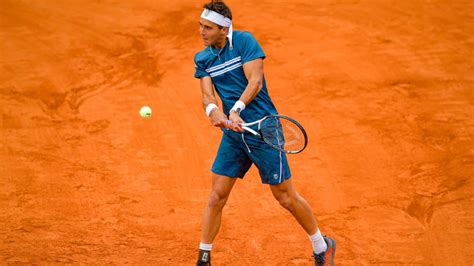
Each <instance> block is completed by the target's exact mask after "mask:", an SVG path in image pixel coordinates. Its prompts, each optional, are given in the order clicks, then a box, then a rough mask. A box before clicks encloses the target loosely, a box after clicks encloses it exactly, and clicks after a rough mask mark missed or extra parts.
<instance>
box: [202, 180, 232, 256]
mask: <svg viewBox="0 0 474 266" xmlns="http://www.w3.org/2000/svg"><path fill="white" fill-rule="evenodd" d="M236 180H237V179H236V178H230V177H227V176H223V175H218V174H215V173H212V188H211V192H210V193H209V199H208V202H207V205H206V207H205V208H204V214H203V217H202V224H201V244H200V249H201V250H200V252H199V258H198V260H204V261H206V259H208V258H209V257H210V255H209V254H210V251H211V249H212V242H214V239H215V238H216V235H217V233H218V232H219V228H220V226H221V218H222V209H223V208H224V206H225V204H226V202H227V199H228V198H229V195H230V192H231V191H232V187H233V186H234V184H235V181H236ZM205 253H207V255H206V254H205ZM203 256H204V259H203Z"/></svg>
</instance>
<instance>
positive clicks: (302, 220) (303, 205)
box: [270, 178, 318, 235]
mask: <svg viewBox="0 0 474 266" xmlns="http://www.w3.org/2000/svg"><path fill="white" fill-rule="evenodd" d="M270 189H271V190H272V193H273V196H274V197H275V199H276V200H278V202H279V203H280V205H281V206H282V207H283V208H285V209H287V210H288V211H289V212H290V213H291V214H292V215H293V216H294V217H295V219H296V220H297V221H298V223H299V224H300V225H301V226H302V227H303V229H304V230H305V231H306V233H308V235H312V234H314V233H316V231H317V230H318V226H317V222H316V218H315V217H314V215H313V210H312V209H311V206H309V204H308V202H306V200H305V199H304V198H303V197H302V196H301V195H300V194H298V192H296V190H295V188H294V187H293V184H292V182H291V178H290V179H287V180H285V181H284V182H283V183H280V184H278V185H271V186H270Z"/></svg>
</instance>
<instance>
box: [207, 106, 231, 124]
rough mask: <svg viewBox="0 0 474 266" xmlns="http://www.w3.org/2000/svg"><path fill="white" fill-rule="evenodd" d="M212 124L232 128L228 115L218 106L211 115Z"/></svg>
mask: <svg viewBox="0 0 474 266" xmlns="http://www.w3.org/2000/svg"><path fill="white" fill-rule="evenodd" d="M210 119H211V124H212V125H213V126H215V127H221V128H230V127H231V126H232V124H230V125H229V123H228V121H229V120H227V116H226V115H225V114H224V112H222V111H221V110H220V109H218V108H216V109H215V110H213V111H212V112H211V115H210Z"/></svg>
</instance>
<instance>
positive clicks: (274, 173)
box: [211, 130, 291, 185]
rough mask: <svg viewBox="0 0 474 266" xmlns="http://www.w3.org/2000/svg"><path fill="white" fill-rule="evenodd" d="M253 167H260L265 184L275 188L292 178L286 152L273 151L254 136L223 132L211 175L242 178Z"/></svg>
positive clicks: (229, 131)
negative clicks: (253, 165)
mask: <svg viewBox="0 0 474 266" xmlns="http://www.w3.org/2000/svg"><path fill="white" fill-rule="evenodd" d="M252 163H255V165H256V166H257V168H258V171H259V173H260V178H261V179H262V183H263V184H270V185H276V184H280V183H282V182H283V181H284V180H286V179H289V178H290V177H291V173H290V167H289V166H288V160H287V159H286V154H285V153H284V152H280V151H278V150H275V149H273V148H272V147H270V146H269V145H268V144H267V143H265V142H264V141H263V140H261V139H260V138H259V137H257V136H254V135H252V134H249V133H244V134H242V133H238V132H235V131H231V130H226V131H224V134H223V135H222V140H221V144H220V146H219V150H218V151H217V155H216V159H215V160H214V164H213V165H212V168H211V171H212V172H213V173H216V174H218V175H224V176H228V177H234V178H235V177H238V178H243V177H244V176H245V173H247V171H248V170H249V169H250V166H252Z"/></svg>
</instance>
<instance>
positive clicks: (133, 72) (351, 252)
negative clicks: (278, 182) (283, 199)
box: [0, 0, 474, 265]
mask: <svg viewBox="0 0 474 266" xmlns="http://www.w3.org/2000/svg"><path fill="white" fill-rule="evenodd" d="M205 2H206V1H162V0H157V1H150V0H137V1H113V0H103V1H87V0H81V1H79V0H71V1H59V0H51V1H31V0H29V1H13V0H0V4H1V6H0V19H1V20H0V25H1V28H0V38H1V40H0V52H1V57H0V70H1V71H0V112H1V114H0V125H1V131H0V132H1V135H0V136H1V143H0V147H1V149H0V173H1V176H0V264H19V263H46V264H49V263H85V264H91V263H93V264H96V263H99V264H105V263H111V264H125V263H130V264H158V265H177V264H186V265H192V264H194V263H195V260H196V256H197V250H198V245H199V237H200V223H201V215H202V210H203V208H204V206H205V204H206V202H207V195H208V193H209V190H210V187H211V179H210V177H211V173H210V170H209V169H210V166H211V164H212V161H213V159H214V156H215V152H216V150H217V147H218V145H219V140H220V135H221V132H220V130H219V129H217V128H214V127H212V126H211V125H210V123H209V121H208V118H207V117H206V115H205V114H204V111H203V109H202V105H201V92H200V88H199V81H198V80H196V79H194V78H193V74H194V62H193V57H194V54H195V52H197V51H198V50H201V49H202V48H203V44H202V41H201V40H200V37H199V15H200V13H201V12H202V5H203V4H204V3H205ZM226 3H227V4H229V6H230V7H231V9H232V13H233V15H234V18H233V21H234V28H235V29H237V30H248V31H251V32H252V33H253V34H254V36H255V37H256V38H257V40H258V41H259V42H260V44H261V46H262V48H263V49H264V51H265V52H266V55H267V59H265V61H264V68H265V76H266V80H267V85H268V89H269V92H270V95H271V97H272V99H273V101H274V102H275V104H276V106H277V108H278V110H279V112H280V113H282V114H285V115H288V116H291V117H294V118H296V119H297V120H298V121H300V122H301V123H302V124H303V125H304V126H305V128H306V130H307V132H308V137H309V145H308V148H307V149H306V150H305V151H304V152H303V153H301V154H298V155H293V156H289V160H290V167H291V169H292V175H293V182H294V185H295V186H296V188H297V189H298V191H299V192H300V193H301V194H302V195H303V196H304V197H305V198H306V199H307V200H308V202H309V203H310V204H311V205H312V206H313V209H314V213H315V215H316V217H317V218H318V222H319V225H320V227H321V230H322V232H323V233H326V234H328V235H331V236H333V237H334V238H335V239H336V240H337V252H336V259H335V261H336V264H338V265H356V264H365V265H368V264H384V265H392V264H412V265H413V264H422V265H431V264H435V265H444V264H450V265H472V263H473V261H474V252H473V250H474V248H473V244H472V243H473V242H474V223H473V219H474V211H473V206H474V204H473V191H474V190H473V188H474V186H473V174H474V169H473V162H474V156H473V139H472V138H473V134H474V126H473V124H474V119H473V100H474V97H473V85H474V75H473V74H474V70H473V67H474V54H473V53H474V37H473V36H474V28H473V25H474V15H473V14H474V4H473V2H472V1H467V0H466V1H461V0H456V1H436V0H433V1H428V0H425V1H422V0H416V1H412V0H400V1H389V0H367V1H335V0H331V1H326V0H321V1H234V0H232V1H231V0H228V1H226ZM143 105H150V106H151V107H152V108H153V116H152V117H151V118H150V119H142V118H140V116H139V114H138V111H139V109H140V107H141V106H143ZM214 244H215V245H214V248H213V255H212V256H213V258H212V259H213V263H216V264H226V265H310V264H311V258H310V254H311V245H310V243H309V240H308V238H307V234H306V233H305V232H304V231H303V230H302V229H301V227H299V226H298V224H297V222H296V220H294V218H293V217H292V216H291V214H290V213H289V212H287V211H286V210H285V209H283V208H282V207H281V206H280V205H279V204H278V202H277V201H276V200H275V199H273V196H272V195H271V192H270V189H269V188H268V186H266V185H262V184H261V183H260V178H259V176H258V172H257V171H256V169H255V168H252V170H251V171H250V172H249V174H248V175H247V176H246V177H245V179H244V180H239V181H237V184H236V186H235V187H234V190H233V191H232V193H231V195H230V199H229V202H228V204H227V206H226V207H225V209H224V214H223V223H222V227H221V231H220V233H219V234H218V236H217V239H216V241H215V243H214Z"/></svg>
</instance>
